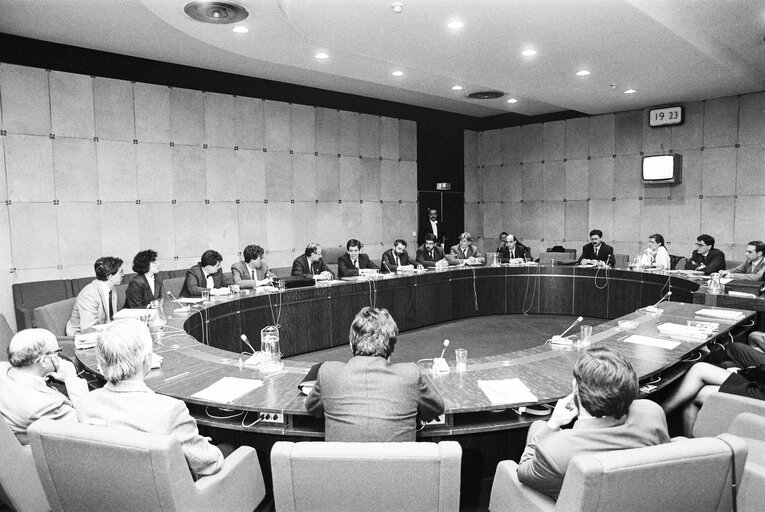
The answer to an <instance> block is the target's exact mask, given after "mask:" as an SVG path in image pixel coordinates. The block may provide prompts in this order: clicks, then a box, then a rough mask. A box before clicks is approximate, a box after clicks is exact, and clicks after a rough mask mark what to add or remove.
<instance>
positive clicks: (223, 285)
mask: <svg viewBox="0 0 765 512" xmlns="http://www.w3.org/2000/svg"><path fill="white" fill-rule="evenodd" d="M222 262H223V256H221V255H220V253H219V252H218V251H213V250H212V249H209V250H207V251H205V252H204V254H202V257H201V258H200V259H199V263H197V264H196V265H194V266H193V267H191V268H190V269H188V270H187V271H186V281H185V282H184V283H183V289H182V290H181V297H201V296H202V291H203V290H209V291H210V295H228V294H229V292H230V291H235V292H238V291H239V286H237V285H236V284H234V281H233V280H232V279H231V278H229V277H227V276H224V275H223V269H222V268H221V263H222Z"/></svg>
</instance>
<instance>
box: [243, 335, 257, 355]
mask: <svg viewBox="0 0 765 512" xmlns="http://www.w3.org/2000/svg"><path fill="white" fill-rule="evenodd" d="M239 337H240V338H242V341H243V342H244V343H245V344H246V345H247V346H248V347H250V350H252V353H253V354H254V353H255V349H254V348H252V345H250V340H248V339H247V335H246V334H242V335H241V336H239Z"/></svg>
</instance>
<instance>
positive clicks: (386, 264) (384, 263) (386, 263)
mask: <svg viewBox="0 0 765 512" xmlns="http://www.w3.org/2000/svg"><path fill="white" fill-rule="evenodd" d="M382 263H383V265H385V268H387V269H388V272H389V273H391V274H392V273H393V271H392V270H391V269H390V267H389V266H388V262H386V261H385V259H384V258H383V261H382Z"/></svg>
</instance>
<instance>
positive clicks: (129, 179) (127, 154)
mask: <svg viewBox="0 0 765 512" xmlns="http://www.w3.org/2000/svg"><path fill="white" fill-rule="evenodd" d="M136 147H137V146H136V145H135V144H133V143H132V142H122V141H108V140H106V141H99V142H98V144H97V145H96V160H97V162H98V198H99V199H101V200H102V201H135V200H136V199H138V190H137V187H136V181H137V180H136V157H135V152H136V151H135V148H136Z"/></svg>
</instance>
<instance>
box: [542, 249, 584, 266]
mask: <svg viewBox="0 0 765 512" xmlns="http://www.w3.org/2000/svg"><path fill="white" fill-rule="evenodd" d="M552 260H555V261H574V260H576V251H574V252H573V253H571V252H540V253H539V264H540V265H550V264H551V263H552Z"/></svg>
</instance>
